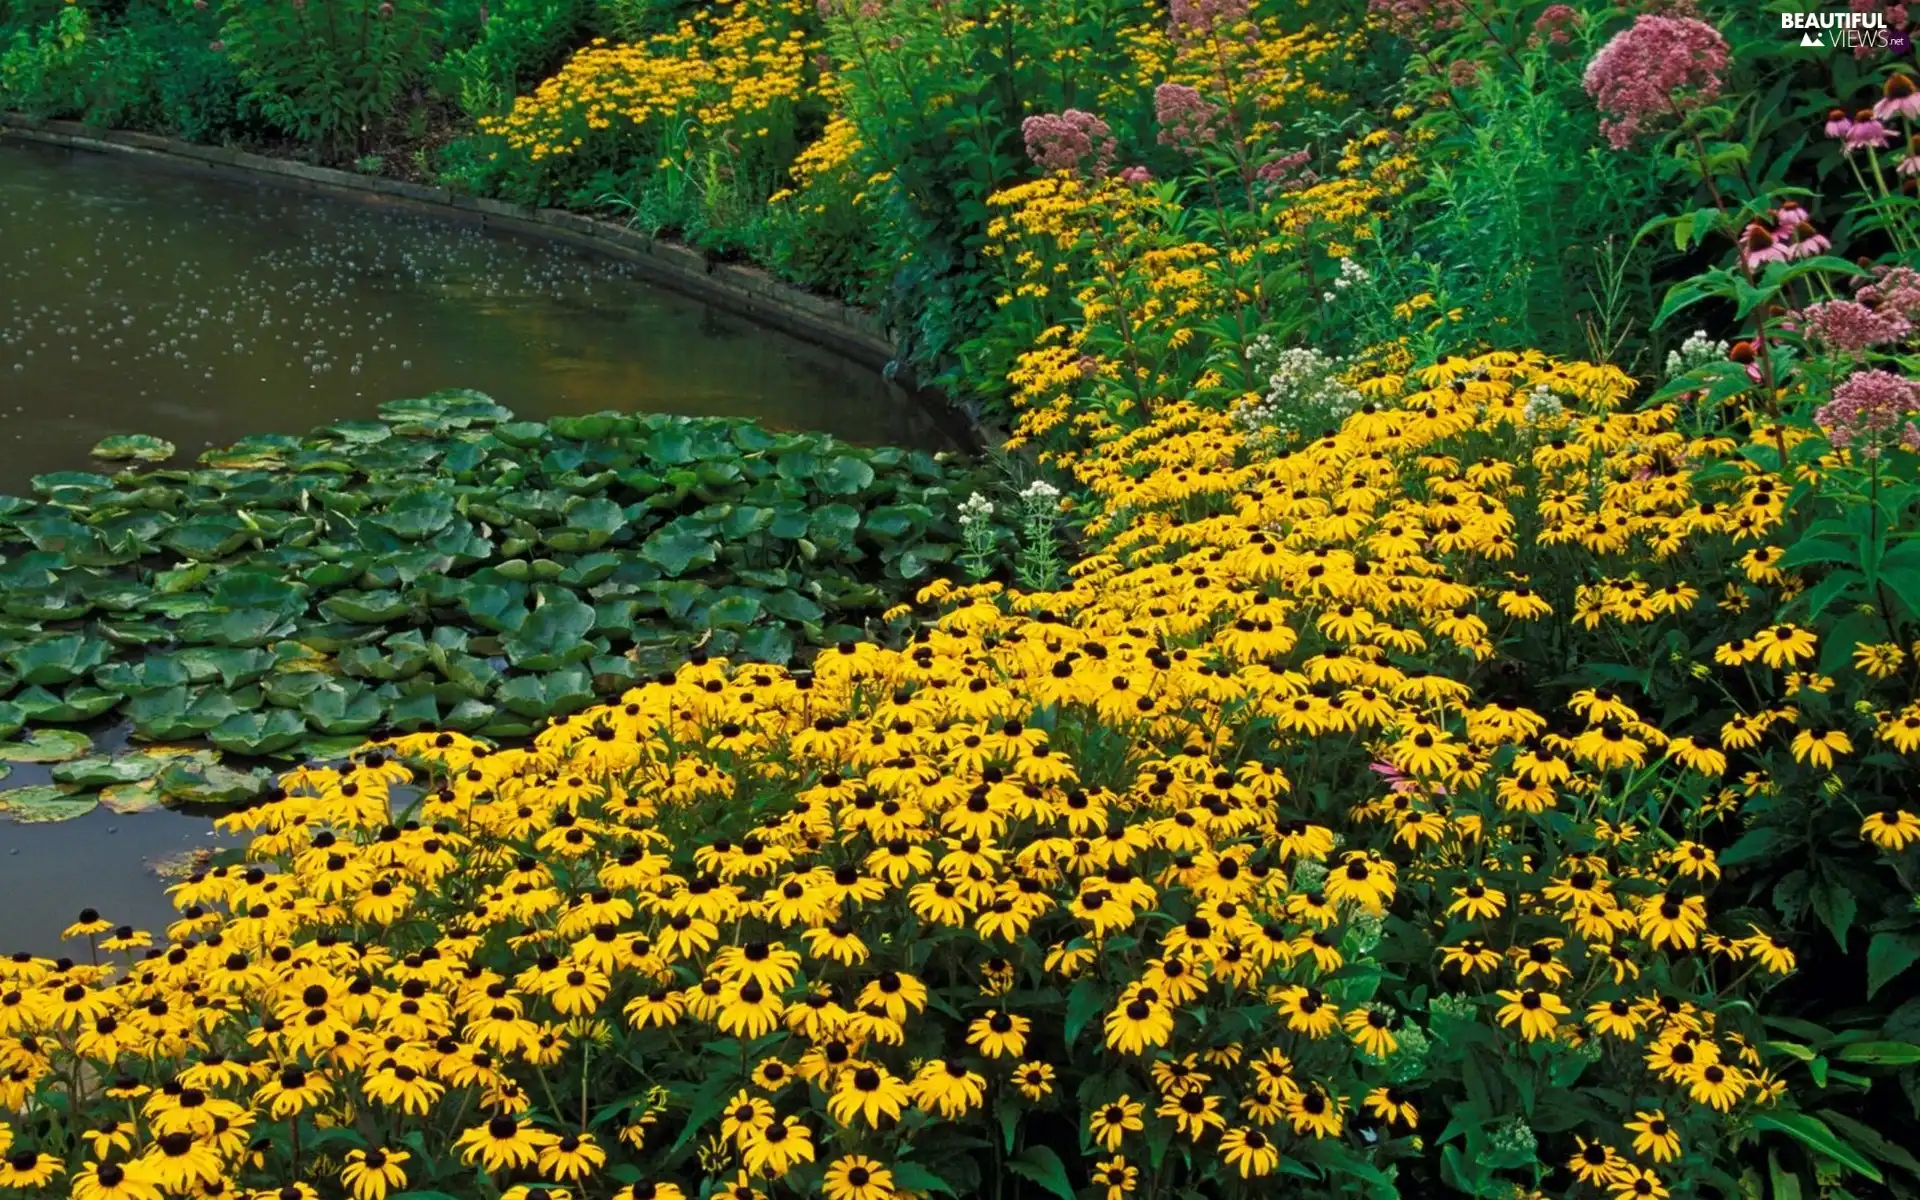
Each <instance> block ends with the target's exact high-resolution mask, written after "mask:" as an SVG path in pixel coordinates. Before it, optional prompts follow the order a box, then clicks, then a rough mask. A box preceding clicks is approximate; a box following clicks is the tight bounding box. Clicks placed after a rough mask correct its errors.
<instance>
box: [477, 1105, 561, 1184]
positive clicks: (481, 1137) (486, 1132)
mask: <svg viewBox="0 0 1920 1200" xmlns="http://www.w3.org/2000/svg"><path fill="white" fill-rule="evenodd" d="M553 1140H554V1136H553V1134H551V1133H548V1132H547V1131H546V1130H544V1129H540V1128H538V1127H537V1126H534V1125H530V1124H528V1123H527V1122H525V1121H518V1120H515V1119H514V1118H512V1117H495V1118H493V1119H492V1120H491V1121H488V1122H487V1123H486V1124H484V1125H475V1126H474V1127H472V1128H471V1129H468V1130H467V1131H466V1132H464V1133H462V1134H461V1135H460V1136H459V1137H458V1138H457V1139H455V1141H454V1148H455V1149H457V1150H459V1151H460V1160H461V1161H462V1162H465V1163H468V1164H471V1163H474V1162H476V1161H477V1162H479V1164H480V1165H481V1167H482V1168H483V1169H484V1170H486V1171H487V1172H488V1173H489V1174H491V1173H494V1172H497V1171H508V1170H517V1169H519V1168H521V1167H530V1166H532V1165H533V1164H534V1162H535V1160H537V1159H538V1158H539V1157H540V1150H541V1148H542V1147H544V1146H546V1145H547V1144H548V1143H549V1142H551V1141H553Z"/></svg>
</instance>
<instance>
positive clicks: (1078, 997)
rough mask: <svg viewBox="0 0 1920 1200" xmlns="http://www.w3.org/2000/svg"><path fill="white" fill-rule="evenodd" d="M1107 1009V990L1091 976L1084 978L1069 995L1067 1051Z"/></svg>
mask: <svg viewBox="0 0 1920 1200" xmlns="http://www.w3.org/2000/svg"><path fill="white" fill-rule="evenodd" d="M1106 1007H1107V994H1106V989H1105V988H1103V987H1102V986H1101V984H1100V981H1099V980H1097V979H1095V978H1093V977H1092V976H1091V975H1086V976H1082V977H1081V978H1080V979H1079V980H1078V981H1077V982H1075V983H1074V985H1073V990H1072V991H1071V992H1069V993H1067V1024H1066V1039H1067V1049H1069V1050H1071V1049H1073V1044H1074V1043H1075V1042H1077V1041H1079V1040H1080V1031H1081V1030H1083V1029H1085V1028H1086V1027H1087V1024H1088V1023H1089V1022H1090V1021H1092V1020H1093V1019H1094V1018H1095V1017H1096V1016H1098V1015H1099V1014H1100V1011H1101V1010H1102V1009H1104V1008H1106Z"/></svg>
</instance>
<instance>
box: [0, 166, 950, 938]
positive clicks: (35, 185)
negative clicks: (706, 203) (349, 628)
mask: <svg viewBox="0 0 1920 1200" xmlns="http://www.w3.org/2000/svg"><path fill="white" fill-rule="evenodd" d="M448 387H474V388H479V389H481V390H482V391H485V392H488V393H489V394H491V395H492V396H493V397H494V398H495V399H497V400H498V401H499V402H501V403H502V404H505V405H507V406H508V407H510V408H513V409H514V410H516V411H517V412H519V413H520V414H521V415H523V416H527V417H544V416H551V415H557V414H561V413H576V412H593V411H598V410H601V409H618V410H626V411H639V410H656V411H665V412H676V413H687V414H696V415H722V416H752V417H758V418H761V419H762V420H764V421H766V422H767V423H768V424H770V425H774V426H777V427H783V428H798V429H817V430H824V431H827V432H829V433H834V434H837V435H839V436H841V437H844V438H847V439H848V440H850V441H857V442H862V443H869V444H874V443H892V444H898V445H909V446H926V447H932V446H938V445H943V444H946V439H945V438H944V437H943V436H942V434H941V433H940V432H939V430H938V429H937V428H936V427H935V425H934V423H933V422H932V420H931V419H930V417H929V416H928V415H927V414H926V412H925V411H924V410H922V409H920V408H919V407H917V406H916V405H914V404H913V403H911V402H910V401H908V400H907V399H906V398H904V397H903V396H901V395H900V394H899V393H898V392H897V391H894V390H893V389H890V388H889V387H887V386H886V385H885V384H884V383H882V382H881V381H880V380H879V379H878V378H877V377H876V376H875V375H874V374H873V373H872V372H871V371H869V370H866V369H863V368H861V367H858V366H856V365H854V364H850V363H847V362H845V361H844V360H842V359H839V358H837V357H836V356H833V355H831V354H828V353H827V352H825V351H822V350H818V349H816V348H814V347H811V346H808V345H806V344H805V343H802V342H799V341H797V340H795V339H792V338H789V337H785V336H783V335H780V334H777V333H773V332H770V331H768V330H765V329H762V328H759V327H757V326H754V325H752V324H750V323H748V322H746V321H743V320H741V319H738V318H735V317H733V316H730V315H728V314H726V313H724V312H721V311H719V310H717V309H714V308H712V307H710V306H707V305H704V304H701V303H699V302H697V301H693V300H689V299H686V298H684V297H681V296H678V295H676V294H673V293H671V292H667V291H663V290H661V289H659V288H657V287H653V286H649V285H647V284H645V283H643V282H641V281H639V280H637V279H635V278H632V277H630V276H628V275H627V274H626V273H624V271H623V270H622V269H620V268H619V267H618V266H617V265H615V264H609V263H607V262H605V261H604V260H601V259H598V258H595V257H593V256H589V255H586V254H583V253H581V252H578V251H575V250H573V249H571V248H567V247H562V246H556V245H552V244H549V243H545V242H541V241H538V240H535V239H523V238H516V237H512V236H507V235H502V234H497V233H490V232H487V231H485V230H483V229H481V228H479V227H477V226H473V225H468V224H462V223H460V222H457V221H452V220H440V219H435V218H430V217H423V216H420V215H418V214H416V213H413V212H411V211H405V210H402V209H399V208H397V207H393V206H377V205H365V204H359V203H355V202H352V201H345V200H334V199H328V198H323V197H314V196H307V195H303V194H300V193H297V192H291V191H287V190H284V189H276V188H272V187H268V186H265V185H254V184H248V183H238V182H233V181H229V180H223V179H216V178H212V177H210V176H206V175H196V174H189V173H183V172H180V171H174V170H160V169H147V168H145V167H142V166H139V165H136V164H130V163H128V162H125V161H123V160H118V159H115V158H111V157H107V156H103V155H93V154H85V153H72V152H68V151H63V150H59V149H54V148H49V147H44V146H36V145H32V144H25V143H13V142H4V141H0V493H8V492H19V491H23V490H24V489H25V488H26V486H27V482H28V480H29V478H30V477H31V476H33V475H36V474H40V473H42V472H46V471H52V470H60V469H84V468H88V467H92V466H95V465H96V464H93V463H91V462H90V461H89V459H88V457H87V451H88V449H89V448H90V447H92V446H93V445H94V443H96V442H97V441H99V439H101V438H102V437H105V436H107V435H109V434H114V433H148V434H153V435H156V436H159V437H162V438H165V439H167V440H169V441H171V442H174V443H175V444H176V445H178V446H179V448H180V450H181V452H182V457H183V458H191V457H192V456H196V455H197V454H198V453H199V452H200V451H201V450H202V449H204V448H206V447H208V446H213V445H225V444H228V443H230V442H232V441H234V440H236V439H238V438H240V437H243V436H246V435H248V434H255V433H267V432H288V433H298V432H304V431H305V430H307V429H310V428H312V427H314V426H317V425H321V424H326V423H329V422H332V421H335V420H339V419H342V418H355V417H370V416H372V415H373V413H374V410H375V407H376V406H377V405H378V404H380V403H382V402H384V401H387V400H392V399H396V398H399V397H403V396H410V395H421V394H425V393H427V392H431V391H435V390H437V389H440V388H448ZM47 780H48V775H47V773H46V768H44V767H29V766H16V767H15V768H14V769H13V772H12V774H11V775H10V776H9V777H8V778H7V779H6V781H5V782H4V783H0V789H11V788H15V787H20V786H25V785H29V784H33V783H44V782H46V781H47ZM3 795H4V792H0V796H3ZM222 840H223V839H219V838H216V837H214V836H213V835H212V830H211V826H210V825H209V824H208V823H207V822H206V821H205V820H203V819H200V818H196V817H191V816H183V815H179V814H176V813H169V812H147V813H138V814H128V815H120V814H115V813H112V812H109V811H107V810H106V809H104V808H102V809H98V810H96V811H94V812H93V813H90V814H89V815H87V816H85V817H82V818H80V819H79V820H75V821H69V822H65V823H61V824H49V825H14V824H9V823H8V822H7V821H6V819H5V817H4V816H0V913H3V914H4V917H5V921H4V923H3V924H0V952H7V951H10V950H12V949H13V948H15V947H24V948H28V949H31V950H33V951H35V952H36V953H59V952H64V953H69V954H73V955H75V956H76V957H81V958H84V957H85V954H86V947H85V945H84V943H81V944H78V945H74V944H68V945H66V946H64V947H63V946H62V945H61V944H60V936H59V935H60V931H61V929H62V928H64V927H65V926H66V925H67V924H69V923H71V922H72V921H73V920H74V918H75V915H76V914H77V913H78V912H79V910H80V909H81V908H82V907H85V906H93V907H96V908H98V909H99V910H100V911H101V912H102V913H103V914H105V915H106V916H107V917H108V918H109V919H111V920H113V921H116V922H127V923H131V924H133V925H135V926H137V927H139V928H145V929H151V930H154V931H155V932H156V933H157V932H159V931H160V930H161V929H162V928H163V926H164V924H165V922H166V921H167V919H168V917H169V915H170V910H169V908H168V906H167V904H166V901H165V896H164V885H163V884H162V882H161V881H160V879H158V878H157V877H156V876H155V875H154V874H153V873H152V872H151V870H149V869H148V867H149V864H150V863H151V862H152V861H154V860H156V859H161V858H166V857H171V856H177V855H178V854H180V853H181V852H183V851H188V850H193V849H197V848H206V847H210V846H213V845H216V844H219V843H221V842H222Z"/></svg>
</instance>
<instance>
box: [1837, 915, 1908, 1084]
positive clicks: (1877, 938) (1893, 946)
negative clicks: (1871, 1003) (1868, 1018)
mask: <svg viewBox="0 0 1920 1200" xmlns="http://www.w3.org/2000/svg"><path fill="white" fill-rule="evenodd" d="M1916 960H1920V935H1915V934H1911V933H1895V932H1892V931H1888V932H1883V933H1876V934H1874V935H1873V940H1872V941H1871V942H1868V943H1867V999H1869V1000H1871V999H1873V994H1874V993H1875V992H1877V991H1879V990H1880V989H1881V988H1882V987H1885V986H1886V985H1887V983H1888V982H1889V981H1891V980H1892V979H1893V978H1894V977H1895V976H1897V975H1899V974H1900V973H1901V972H1903V971H1905V970H1906V969H1907V968H1908V967H1911V966H1912V965H1913V964H1914V962H1915V961H1916ZM1843 1057H1844V1055H1843Z"/></svg>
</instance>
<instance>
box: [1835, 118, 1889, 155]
mask: <svg viewBox="0 0 1920 1200" xmlns="http://www.w3.org/2000/svg"><path fill="white" fill-rule="evenodd" d="M1891 137H1893V131H1892V130H1890V129H1888V128H1887V127H1886V126H1885V125H1882V124H1881V123H1880V122H1879V121H1877V120H1875V119H1874V116H1873V110H1872V109H1867V108H1863V109H1861V110H1860V111H1859V112H1856V113H1854V114H1853V123H1852V124H1850V125H1848V126H1847V136H1846V138H1845V139H1844V140H1843V141H1842V142H1841V146H1840V148H1841V149H1842V150H1843V151H1845V152H1846V153H1848V154H1852V153H1853V152H1854V151H1855V150H1859V149H1861V148H1863V147H1870V148H1872V149H1875V150H1878V149H1879V148H1880V147H1882V146H1884V145H1886V144H1887V140H1888V139H1889V138H1891Z"/></svg>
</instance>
